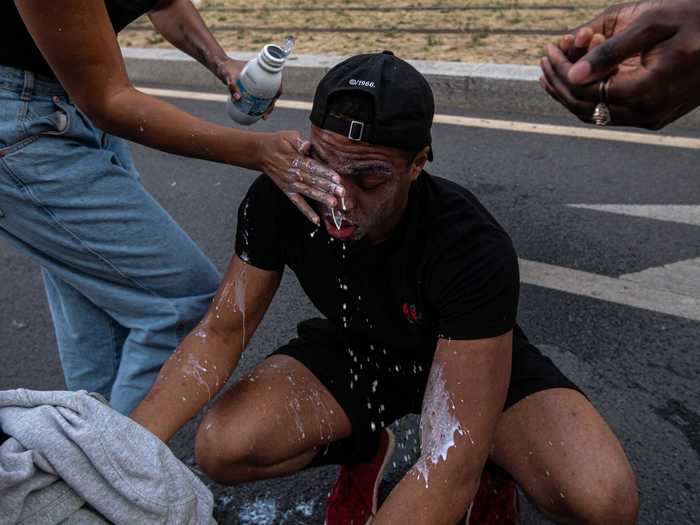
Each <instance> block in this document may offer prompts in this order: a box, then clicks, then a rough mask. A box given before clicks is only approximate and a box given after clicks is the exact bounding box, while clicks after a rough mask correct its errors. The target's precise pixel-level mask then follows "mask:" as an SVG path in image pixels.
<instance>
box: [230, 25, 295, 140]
mask: <svg viewBox="0 0 700 525" xmlns="http://www.w3.org/2000/svg"><path fill="white" fill-rule="evenodd" d="M293 47H294V38H293V37H291V36H290V37H287V40H286V42H285V44H284V45H283V46H282V47H280V46H277V45H275V44H267V45H266V46H265V47H263V48H262V51H260V53H259V54H258V56H257V57H256V58H254V59H252V60H250V61H249V62H248V63H247V64H246V65H245V66H244V67H243V70H242V71H241V74H240V75H239V77H238V78H237V79H236V87H237V88H238V92H239V93H240V94H241V98H240V100H235V101H234V100H233V98H232V97H229V98H228V100H227V101H226V112H227V113H228V116H229V117H231V119H232V120H234V121H236V122H238V123H239V124H243V125H246V126H247V125H250V124H252V123H253V122H257V121H258V120H259V119H260V117H262V116H263V114H264V113H265V112H266V111H267V110H268V108H269V107H270V104H271V103H272V101H273V100H274V99H275V95H277V93H278V92H279V90H280V87H281V86H282V68H283V67H284V64H285V62H286V61H287V57H288V56H289V55H290V54H291V52H292V49H293Z"/></svg>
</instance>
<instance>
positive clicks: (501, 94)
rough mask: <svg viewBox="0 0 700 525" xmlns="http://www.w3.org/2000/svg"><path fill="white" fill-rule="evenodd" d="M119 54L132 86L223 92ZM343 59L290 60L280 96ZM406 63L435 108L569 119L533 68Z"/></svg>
mask: <svg viewBox="0 0 700 525" xmlns="http://www.w3.org/2000/svg"><path fill="white" fill-rule="evenodd" d="M122 52H123V54H124V58H125V60H126V66H127V70H128V72H129V77H130V78H131V80H132V82H133V83H134V84H137V85H138V84H148V85H163V86H169V87H173V86H176V87H180V88H183V89H190V90H204V91H221V89H222V88H221V83H220V82H219V81H218V80H217V79H216V78H214V77H213V76H212V75H211V74H208V73H207V72H206V71H205V70H204V69H203V68H202V66H201V65H199V64H198V63H197V62H195V61H194V60H193V59H192V58H191V57H189V56H187V55H185V54H184V53H181V52H180V51H177V50H170V49H155V48H134V47H126V48H122ZM230 54H231V56H235V57H236V58H240V59H245V60H247V59H250V58H252V57H253V56H255V53H250V52H235V53H230ZM344 58H346V57H344V56H338V55H312V54H309V55H296V56H293V57H292V58H291V59H290V61H289V62H288V65H287V67H286V68H285V76H284V94H285V97H289V98H303V99H306V100H310V99H311V97H312V96H313V93H314V90H315V88H316V85H317V84H318V82H319V80H320V79H321V78H322V77H323V75H325V74H326V72H327V71H328V70H329V69H330V68H331V67H333V66H334V65H335V64H337V63H338V62H340V61H341V60H343V59H344ZM409 62H410V63H411V64H412V65H413V66H414V67H415V68H416V69H418V71H420V72H421V73H422V74H423V75H425V77H426V78H427V79H428V82H430V85H431V86H432V88H433V93H434V94H435V101H436V104H437V106H438V107H452V108H460V109H464V110H467V111H473V112H477V113H479V114H499V113H508V114H516V115H523V116H529V117H543V116H544V117H568V118H571V115H570V114H569V113H568V112H567V111H566V110H564V109H563V108H562V107H561V106H560V105H559V104H557V103H556V102H554V101H553V100H552V99H551V98H550V97H549V96H548V95H547V94H546V93H545V92H544V91H543V90H542V89H541V88H540V85H539V82H538V79H539V76H540V70H539V68H538V67H536V66H521V65H509V64H474V63H463V62H437V61H428V60H410V61H409ZM674 127H676V126H674ZM677 127H681V128H686V129H693V130H700V111H695V112H693V113H691V114H690V115H688V116H686V117H684V118H683V119H681V121H679V122H678V124H677Z"/></svg>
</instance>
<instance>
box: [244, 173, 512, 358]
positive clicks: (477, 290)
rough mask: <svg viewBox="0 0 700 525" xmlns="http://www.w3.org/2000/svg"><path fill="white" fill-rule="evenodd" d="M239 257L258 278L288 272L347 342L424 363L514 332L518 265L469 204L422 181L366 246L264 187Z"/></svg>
mask: <svg viewBox="0 0 700 525" xmlns="http://www.w3.org/2000/svg"><path fill="white" fill-rule="evenodd" d="M236 254H237V255H238V256H239V257H240V258H241V259H243V260H244V261H246V262H248V263H250V264H251V265H253V266H255V267H258V268H261V269H264V270H282V269H283V268H284V267H285V266H289V267H290V268H291V269H292V270H293V271H294V273H295V274H296V275H297V277H298V279H299V282H300V283H301V286H302V287H303V289H304V291H305V292H306V294H307V295H308V296H309V298H310V299H311V301H312V302H313V303H314V305H316V307H317V308H318V309H319V310H320V311H321V313H322V314H323V315H324V316H326V317H327V318H328V319H329V320H330V321H332V322H333V323H334V324H335V325H337V326H338V327H340V328H342V329H343V330H344V333H345V334H346V336H347V338H348V342H349V343H351V344H353V345H356V346H358V348H359V347H361V346H364V345H367V346H369V345H370V344H371V345H380V346H381V347H382V348H389V349H390V351H391V352H392V353H395V357H398V358H402V357H405V358H409V359H419V360H426V359H430V358H431V357H432V355H433V353H434V351H435V346H436V343H437V339H438V337H444V338H450V339H482V338H488V337H495V336H498V335H502V334H504V333H506V332H507V331H508V330H510V329H512V328H514V326H515V318H516V312H517V306H518V294H519V275H518V261H517V257H516V253H515V250H514V248H513V245H512V243H511V240H510V238H509V237H508V235H507V234H506V233H505V231H504V230H503V229H502V228H501V227H500V226H499V225H498V223H497V222H496V220H495V219H494V218H493V217H492V216H491V215H490V214H489V212H488V211H487V210H486V209H485V208H484V207H483V206H482V205H481V203H479V201H478V200H477V199H476V197H475V196H474V195H472V194H471V193H470V192H469V191H467V190H466V189H464V188H462V187H461V186H459V185H457V184H455V183H453V182H450V181H448V180H445V179H442V178H439V177H433V176H431V175H429V174H428V173H426V172H423V173H422V174H421V175H420V176H419V177H418V179H417V180H416V181H415V182H414V183H413V185H412V187H411V191H410V194H409V202H408V206H407V209H406V212H405V214H404V216H403V218H402V220H401V223H400V224H399V226H398V227H397V229H396V230H395V232H394V233H393V234H392V236H391V237H390V238H389V239H388V240H386V241H384V242H382V243H381V244H378V245H375V246H371V245H369V244H368V243H366V242H363V241H354V242H353V241H348V242H342V241H338V240H337V239H333V238H332V237H330V236H329V235H328V234H327V233H326V231H325V228H324V227H321V228H316V227H315V226H314V225H313V224H311V223H310V222H309V221H308V220H307V219H306V218H305V217H304V216H303V215H302V214H301V213H300V212H299V211H297V209H296V208H295V207H294V206H293V205H292V204H291V202H290V201H289V200H288V199H287V197H286V196H285V195H284V194H283V193H282V192H281V191H280V190H278V189H277V187H276V186H275V185H274V184H273V183H272V182H271V181H270V180H269V179H268V178H267V177H263V176H261V177H260V178H258V179H257V180H256V181H255V183H254V184H253V185H252V186H251V188H250V189H249V191H248V194H247V195H246V197H245V199H244V200H243V202H242V203H241V206H240V208H239V211H238V230H237V234H236Z"/></svg>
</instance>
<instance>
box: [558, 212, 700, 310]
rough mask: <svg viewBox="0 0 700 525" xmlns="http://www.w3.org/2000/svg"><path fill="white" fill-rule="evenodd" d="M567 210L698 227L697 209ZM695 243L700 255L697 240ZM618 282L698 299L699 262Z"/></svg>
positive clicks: (682, 263)
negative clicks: (610, 214)
mask: <svg viewBox="0 0 700 525" xmlns="http://www.w3.org/2000/svg"><path fill="white" fill-rule="evenodd" d="M569 206H571V207H573V208H584V209H589V210H596V211H602V212H607V213H617V214H621V215H631V216H633V217H642V218H645V219H653V220H658V221H667V222H675V223H679V224H690V225H692V226H700V206H696V205H684V206H682V205H629V204H570V205H569ZM696 243H697V248H698V250H699V251H700V239H698V240H697V241H696ZM620 279H622V280H624V281H630V282H635V283H638V284H640V285H643V286H646V287H648V288H651V289H654V290H664V291H667V292H673V293H677V294H680V295H689V296H692V297H700V258H697V259H688V260H685V261H679V262H674V263H669V264H666V265H664V266H657V267H653V268H647V269H646V270H642V271H640V272H634V273H628V274H625V275H621V276H620Z"/></svg>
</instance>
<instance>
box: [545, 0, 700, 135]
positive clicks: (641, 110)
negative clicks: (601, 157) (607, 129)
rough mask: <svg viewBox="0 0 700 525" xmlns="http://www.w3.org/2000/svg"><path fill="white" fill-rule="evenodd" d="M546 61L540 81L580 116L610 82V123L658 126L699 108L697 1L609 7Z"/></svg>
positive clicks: (651, 0) (585, 116) (552, 49)
mask: <svg viewBox="0 0 700 525" xmlns="http://www.w3.org/2000/svg"><path fill="white" fill-rule="evenodd" d="M584 48H585V49H584ZM584 51H585V52H584ZM541 66H542V70H543V73H544V76H543V78H542V79H541V84H542V86H543V87H544V88H545V89H546V90H547V92H548V93H549V94H550V95H551V96H552V97H554V98H555V99H556V100H558V101H559V102H560V103H561V104H563V105H564V106H565V107H566V108H567V109H569V110H570V111H571V112H572V113H574V114H575V115H577V116H578V117H579V118H580V119H581V120H584V121H586V122H591V119H592V115H593V111H594V109H595V106H596V104H598V103H599V102H601V89H600V86H601V82H605V81H606V80H607V81H608V96H607V104H608V107H609V108H610V113H611V115H612V123H611V124H613V125H623V126H636V127H642V128H648V129H660V128H662V127H664V126H666V125H668V124H670V123H671V122H673V121H675V120H677V119H678V118H680V117H681V116H683V115H685V114H686V113H688V112H689V111H691V110H692V109H694V108H695V107H697V106H698V105H700V2H697V1H695V0H646V1H642V2H634V3H629V4H621V5H616V6H613V7H610V8H608V9H607V10H605V11H604V12H603V13H601V15H599V16H598V17H597V18H595V19H594V20H592V21H590V22H588V23H587V24H584V25H583V26H581V28H579V30H578V31H577V32H576V33H575V34H574V35H567V36H566V37H564V38H562V39H561V40H560V42H559V45H557V46H555V45H550V46H547V49H546V57H545V58H544V59H543V60H542V63H541Z"/></svg>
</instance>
